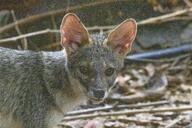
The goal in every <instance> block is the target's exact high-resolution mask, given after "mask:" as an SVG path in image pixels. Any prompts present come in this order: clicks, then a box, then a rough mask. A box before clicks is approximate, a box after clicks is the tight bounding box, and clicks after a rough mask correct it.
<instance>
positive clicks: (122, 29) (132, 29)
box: [106, 19, 137, 57]
mask: <svg viewBox="0 0 192 128" xmlns="http://www.w3.org/2000/svg"><path fill="white" fill-rule="evenodd" d="M136 33H137V24H136V21H135V20H134V19H127V20H125V21H123V22H122V23H121V24H120V25H118V26H117V27H116V28H115V29H114V30H112V32H110V33H109V35H108V38H107V41H106V44H107V46H109V47H110V48H111V49H112V50H113V52H115V53H118V54H120V55H122V56H123V57H124V56H125V55H126V54H127V53H128V52H129V51H130V50H131V45H132V42H133V41H134V39H135V36H136Z"/></svg>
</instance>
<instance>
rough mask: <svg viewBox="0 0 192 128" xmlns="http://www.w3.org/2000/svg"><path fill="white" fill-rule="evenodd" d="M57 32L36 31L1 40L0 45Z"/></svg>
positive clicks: (47, 30) (57, 31) (56, 31)
mask: <svg viewBox="0 0 192 128" xmlns="http://www.w3.org/2000/svg"><path fill="white" fill-rule="evenodd" d="M59 32H60V31H59V30H50V29H45V30H41V31H36V32H32V33H27V34H23V35H20V36H15V37H11V38H6V39H1V40H0V44H1V43H5V42H9V41H16V40H19V39H22V38H26V37H32V36H36V35H42V34H46V33H59Z"/></svg>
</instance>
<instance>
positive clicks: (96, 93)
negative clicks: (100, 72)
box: [93, 89, 106, 99]
mask: <svg viewBox="0 0 192 128" xmlns="http://www.w3.org/2000/svg"><path fill="white" fill-rule="evenodd" d="M105 93H106V91H105V90H103V89H93V96H94V97H95V98H97V99H103V98H104V97H105Z"/></svg>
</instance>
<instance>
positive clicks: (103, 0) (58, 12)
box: [0, 0, 127, 33]
mask: <svg viewBox="0 0 192 128" xmlns="http://www.w3.org/2000/svg"><path fill="white" fill-rule="evenodd" d="M114 2H127V0H101V1H96V2H92V3H86V4H81V5H77V6H72V7H69V8H68V9H67V11H68V12H69V11H75V10H78V9H83V8H88V7H93V6H98V5H102V4H108V3H114ZM64 13H66V9H59V10H55V11H50V12H46V13H41V14H38V15H33V16H29V17H27V18H24V19H21V20H18V21H17V24H18V25H19V26H22V25H25V24H28V23H31V22H34V21H38V20H41V19H43V18H46V17H48V16H51V15H63V14H64ZM14 26H15V24H14V23H10V24H8V25H6V26H4V27H2V28H1V29H0V33H2V32H6V31H9V30H11V29H12V28H14Z"/></svg>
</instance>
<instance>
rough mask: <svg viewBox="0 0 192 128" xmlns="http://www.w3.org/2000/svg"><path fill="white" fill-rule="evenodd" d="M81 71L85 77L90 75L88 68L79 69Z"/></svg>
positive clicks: (81, 67)
mask: <svg viewBox="0 0 192 128" xmlns="http://www.w3.org/2000/svg"><path fill="white" fill-rule="evenodd" d="M79 71H80V72H81V73H82V74H84V75H88V73H89V69H88V68H87V67H86V66H80V67H79Z"/></svg>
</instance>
